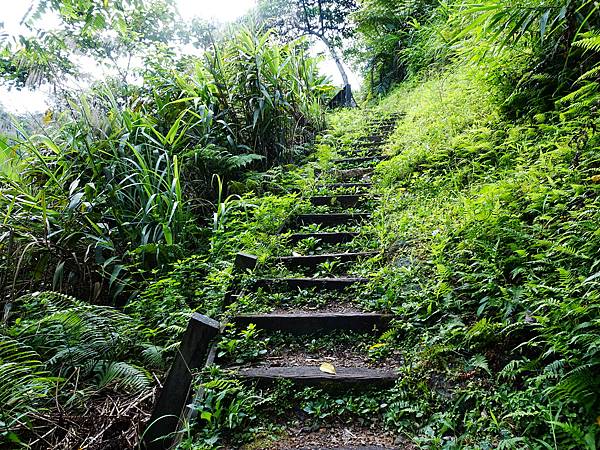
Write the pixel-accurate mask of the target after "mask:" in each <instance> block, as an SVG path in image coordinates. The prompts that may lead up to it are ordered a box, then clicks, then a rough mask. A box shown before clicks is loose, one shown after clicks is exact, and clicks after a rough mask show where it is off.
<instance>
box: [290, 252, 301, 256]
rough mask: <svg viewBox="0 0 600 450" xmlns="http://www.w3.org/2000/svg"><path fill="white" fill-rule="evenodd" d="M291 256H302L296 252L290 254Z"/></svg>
mask: <svg viewBox="0 0 600 450" xmlns="http://www.w3.org/2000/svg"><path fill="white" fill-rule="evenodd" d="M292 256H302V255H301V254H300V253H298V252H292Z"/></svg>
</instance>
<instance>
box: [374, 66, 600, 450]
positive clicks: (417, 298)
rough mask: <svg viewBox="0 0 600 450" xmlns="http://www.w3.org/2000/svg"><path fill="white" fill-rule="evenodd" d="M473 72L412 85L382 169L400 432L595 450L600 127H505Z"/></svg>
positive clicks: (436, 440)
mask: <svg viewBox="0 0 600 450" xmlns="http://www.w3.org/2000/svg"><path fill="white" fill-rule="evenodd" d="M480 74H481V72H474V71H473V72H472V71H470V70H469V69H468V68H463V69H454V70H453V71H451V72H449V73H446V74H444V75H441V76H439V77H437V78H433V79H431V80H429V81H427V82H425V83H422V84H413V85H409V86H405V87H401V88H399V89H398V90H397V91H396V92H395V93H394V94H392V95H391V96H390V97H389V98H387V99H386V100H384V101H383V102H382V104H381V105H380V106H379V107H380V108H382V110H386V111H389V110H394V111H402V112H404V113H405V114H406V115H405V116H404V118H403V120H401V121H400V123H399V126H398V128H397V130H396V132H395V133H394V135H393V136H392V137H391V139H390V141H389V142H388V143H387V145H386V148H387V151H388V153H389V154H391V155H394V156H393V158H391V159H390V160H389V161H386V162H383V163H381V164H380V165H379V166H378V169H377V174H378V180H379V185H380V190H381V195H382V196H383V197H384V201H383V202H382V203H381V208H380V210H379V211H378V214H380V215H381V216H382V217H384V218H385V220H384V224H385V225H384V226H385V229H386V232H385V236H386V237H385V241H386V244H387V246H388V247H390V248H393V247H394V246H395V245H397V244H398V243H407V244H405V245H404V246H403V249H404V250H403V253H405V254H404V255H403V256H406V253H407V254H408V256H409V257H411V261H412V262H413V265H412V266H409V267H401V268H398V267H397V266H394V265H390V266H388V267H386V268H384V269H383V270H382V271H381V278H380V279H381V288H382V289H384V290H386V291H387V292H388V298H393V299H394V304H395V307H394V310H395V312H396V313H397V314H398V316H399V317H400V321H399V326H398V328H397V332H396V335H395V336H394V339H393V340H392V341H391V342H389V345H393V346H395V347H400V348H402V350H403V353H404V355H405V358H406V360H407V362H408V364H407V365H406V366H405V367H404V368H403V370H402V375H403V376H402V381H401V382H400V383H399V386H398V388H399V396H398V397H397V399H396V402H397V403H396V404H397V405H402V406H400V407H399V409H398V413H397V414H396V415H395V416H394V418H393V421H392V423H391V424H390V425H392V426H395V427H397V428H398V429H399V430H401V431H403V432H405V433H408V434H409V435H410V436H412V438H413V440H414V441H415V442H417V443H420V444H422V445H424V446H433V447H444V448H492V447H494V448H496V447H498V448H589V449H592V448H596V446H597V444H598V440H599V438H600V421H599V419H597V417H598V416H599V415H600V402H599V401H598V390H599V387H600V385H599V383H600V380H599V379H598V377H597V374H598V373H599V372H600V355H599V353H598V349H599V344H600V320H599V318H598V307H599V305H600V302H599V293H598V281H599V280H598V278H599V274H600V272H599V270H600V267H599V266H600V259H599V256H598V249H599V248H600V232H599V231H598V226H597V225H598V223H600V214H599V207H600V201H599V200H598V192H599V191H600V184H597V181H598V180H597V179H598V177H597V175H598V174H599V173H600V152H599V144H600V142H599V140H598V136H597V135H596V134H595V133H593V131H592V130H593V129H594V125H595V124H597V123H598V119H597V118H593V117H589V116H588V117H586V116H580V117H578V118H576V119H570V120H566V119H565V118H564V117H563V120H561V118H560V116H559V115H558V114H556V115H552V114H547V115H545V116H542V115H537V116H535V117H533V118H531V119H529V120H526V119H523V120H522V121H521V122H520V123H514V122H507V121H504V120H503V119H502V117H501V115H500V112H499V107H498V106H496V104H497V101H496V99H495V92H494V87H493V85H491V84H490V83H488V82H486V81H485V79H483V78H482V76H481V75H480Z"/></svg>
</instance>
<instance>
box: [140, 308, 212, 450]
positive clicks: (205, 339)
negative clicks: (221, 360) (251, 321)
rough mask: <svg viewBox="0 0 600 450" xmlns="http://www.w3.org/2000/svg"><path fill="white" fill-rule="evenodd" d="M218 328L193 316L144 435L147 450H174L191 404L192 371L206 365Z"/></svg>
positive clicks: (203, 317)
mask: <svg viewBox="0 0 600 450" xmlns="http://www.w3.org/2000/svg"><path fill="white" fill-rule="evenodd" d="M219 328H220V327H219V322H217V321H216V320H213V319H210V318H208V317H206V316H203V315H201V314H197V313H194V314H192V317H191V319H190V321H189V322H188V326H187V329H186V331H185V333H184V335H183V339H182V340H181V345H180V347H179V351H178V353H177V356H176V357H175V361H173V365H172V366H171V370H169V375H167V379H166V381H165V384H164V386H163V389H162V391H161V393H160V396H159V398H158V401H157V402H156V406H155V407H154V411H153V412H152V417H151V418H150V422H148V426H147V427H146V430H145V432H144V437H143V441H144V448H146V449H147V450H163V449H168V448H169V447H171V445H172V443H173V441H174V438H175V433H176V432H177V430H178V427H179V424H180V420H181V418H182V416H183V414H184V413H185V409H186V406H187V404H188V401H189V397H190V391H191V386H192V371H193V370H195V369H198V368H200V367H203V366H204V364H205V363H206V357H207V354H208V349H209V347H210V343H211V341H212V340H213V339H214V338H215V336H217V334H218V333H219Z"/></svg>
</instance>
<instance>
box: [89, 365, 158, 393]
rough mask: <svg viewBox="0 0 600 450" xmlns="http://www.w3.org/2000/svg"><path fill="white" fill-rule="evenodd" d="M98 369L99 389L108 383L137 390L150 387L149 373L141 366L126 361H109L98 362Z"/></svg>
mask: <svg viewBox="0 0 600 450" xmlns="http://www.w3.org/2000/svg"><path fill="white" fill-rule="evenodd" d="M97 370H98V376H97V379H98V387H99V388H100V389H102V388H105V387H107V386H109V385H113V386H116V387H120V388H123V389H125V390H129V391H134V392H139V391H141V390H143V389H147V388H149V387H150V383H151V377H150V374H149V373H148V372H147V371H146V370H145V369H143V368H142V367H139V366H136V365H133V364H130V363H126V362H111V363H105V362H103V363H100V364H98V367H97Z"/></svg>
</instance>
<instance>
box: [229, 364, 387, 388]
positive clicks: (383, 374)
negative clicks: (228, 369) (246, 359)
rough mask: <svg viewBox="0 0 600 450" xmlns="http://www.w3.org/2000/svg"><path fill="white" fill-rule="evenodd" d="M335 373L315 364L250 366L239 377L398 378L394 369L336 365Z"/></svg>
mask: <svg viewBox="0 0 600 450" xmlns="http://www.w3.org/2000/svg"><path fill="white" fill-rule="evenodd" d="M336 372H337V373H336V374H335V375H333V374H329V373H325V372H322V371H321V370H319V367H317V366H297V367H251V368H247V369H240V370H239V371H238V372H237V373H238V375H239V376H240V377H241V378H245V379H248V380H253V381H257V382H272V381H275V380H280V379H287V380H291V381H293V382H294V383H296V384H301V385H314V384H322V383H326V384H343V385H365V386H374V385H377V386H382V385H391V384H394V382H395V381H396V380H397V379H398V374H397V373H396V371H392V370H383V369H371V368H367V367H336Z"/></svg>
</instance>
